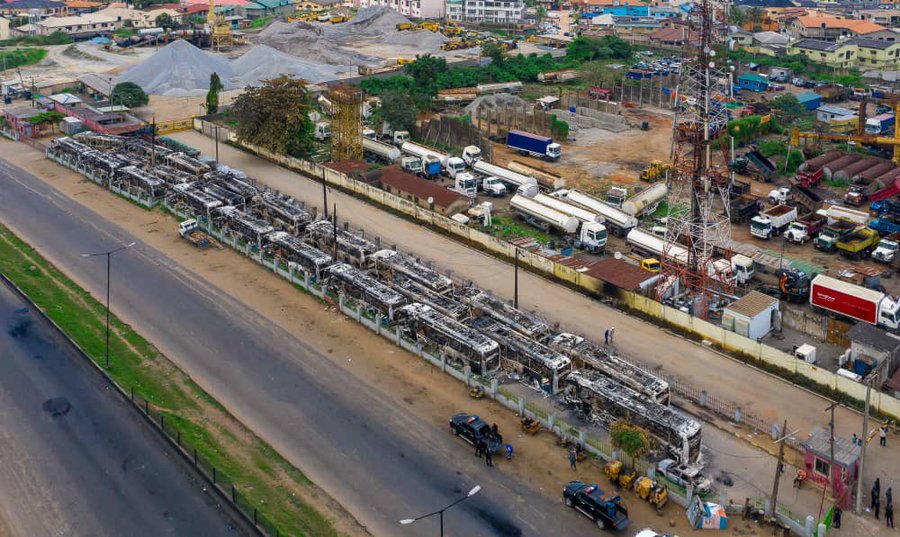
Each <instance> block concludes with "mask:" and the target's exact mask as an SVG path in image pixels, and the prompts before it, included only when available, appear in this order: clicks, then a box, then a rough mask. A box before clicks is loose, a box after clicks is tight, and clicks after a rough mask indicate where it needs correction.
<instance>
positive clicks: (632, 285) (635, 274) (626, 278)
mask: <svg viewBox="0 0 900 537" xmlns="http://www.w3.org/2000/svg"><path fill="white" fill-rule="evenodd" d="M587 274H588V275H589V276H593V277H595V278H597V279H599V280H603V281H605V282H606V283H609V284H612V285H615V286H616V287H618V288H619V289H624V290H626V291H634V290H636V289H640V287H641V284H643V283H644V282H646V281H647V280H650V279H653V278H656V277H657V275H656V274H654V273H652V272H647V271H646V270H644V269H642V268H641V267H639V266H637V265H632V264H631V263H626V262H625V261H622V260H621V259H615V258H613V257H604V258H603V259H601V260H600V261H598V262H596V263H594V264H593V265H592V266H591V267H590V268H589V269H588V270H587Z"/></svg>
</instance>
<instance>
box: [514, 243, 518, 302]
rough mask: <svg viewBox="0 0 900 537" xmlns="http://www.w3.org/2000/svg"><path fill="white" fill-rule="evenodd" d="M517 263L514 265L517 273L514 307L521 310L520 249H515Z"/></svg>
mask: <svg viewBox="0 0 900 537" xmlns="http://www.w3.org/2000/svg"><path fill="white" fill-rule="evenodd" d="M515 252H516V261H515V263H514V266H515V267H516V268H515V271H514V273H513V274H514V276H513V306H515V308H516V309H519V248H518V246H517V247H515Z"/></svg>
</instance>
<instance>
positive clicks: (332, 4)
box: [294, 0, 341, 11]
mask: <svg viewBox="0 0 900 537" xmlns="http://www.w3.org/2000/svg"><path fill="white" fill-rule="evenodd" d="M294 5H295V7H296V8H297V11H326V10H328V9H333V8H336V7H341V0H300V1H299V2H297V3H296V4H294Z"/></svg>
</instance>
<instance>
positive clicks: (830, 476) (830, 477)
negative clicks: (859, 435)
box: [816, 401, 840, 521]
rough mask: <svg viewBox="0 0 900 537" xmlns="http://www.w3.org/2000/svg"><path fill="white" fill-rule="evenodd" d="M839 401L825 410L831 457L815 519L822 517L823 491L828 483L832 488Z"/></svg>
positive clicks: (826, 488)
mask: <svg viewBox="0 0 900 537" xmlns="http://www.w3.org/2000/svg"><path fill="white" fill-rule="evenodd" d="M839 404H840V403H838V402H837V401H835V402H834V403H831V404H830V405H828V408H826V409H825V410H826V411H831V421H830V422H829V423H828V429H829V432H830V439H829V440H830V444H831V459H830V461H829V463H828V483H827V484H826V485H825V486H824V487H822V500H821V501H820V502H819V516H818V517H816V521H819V520H821V519H822V508H823V507H824V506H825V493H826V492H827V491H828V485H829V484H830V485H831V488H832V489H834V407H836V406H838V405H839Z"/></svg>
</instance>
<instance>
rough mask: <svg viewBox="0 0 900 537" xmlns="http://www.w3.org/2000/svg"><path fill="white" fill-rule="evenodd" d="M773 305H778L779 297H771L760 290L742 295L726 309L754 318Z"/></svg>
mask: <svg viewBox="0 0 900 537" xmlns="http://www.w3.org/2000/svg"><path fill="white" fill-rule="evenodd" d="M773 305H778V299H777V298H774V297H771V296H769V295H764V294H762V293H760V292H759V291H750V292H749V293H747V294H746V295H744V296H743V297H741V298H740V299H739V300H738V301H737V302H734V303H732V304H731V305H729V306H728V307H727V308H725V311H730V312H732V313H737V314H738V315H743V316H744V317H749V318H751V319H752V318H754V317H756V316H757V315H759V314H760V313H763V312H764V311H766V310H768V309H769V308H771V307H772V306H773Z"/></svg>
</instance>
